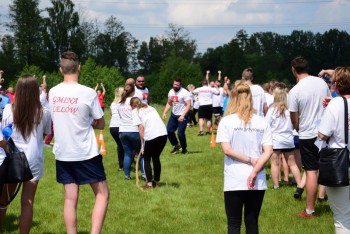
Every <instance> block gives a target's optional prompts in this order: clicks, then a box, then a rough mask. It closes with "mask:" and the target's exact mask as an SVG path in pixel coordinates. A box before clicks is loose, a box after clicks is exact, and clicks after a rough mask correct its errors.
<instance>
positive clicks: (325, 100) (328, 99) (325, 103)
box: [322, 97, 332, 108]
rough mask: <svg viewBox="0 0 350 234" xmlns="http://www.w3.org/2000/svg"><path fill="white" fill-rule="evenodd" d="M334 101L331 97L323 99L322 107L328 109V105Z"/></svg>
mask: <svg viewBox="0 0 350 234" xmlns="http://www.w3.org/2000/svg"><path fill="white" fill-rule="evenodd" d="M331 100H332V98H331V97H325V98H323V99H322V106H323V108H326V107H327V106H328V103H329V102H330V101H331Z"/></svg>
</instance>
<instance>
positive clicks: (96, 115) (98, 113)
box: [91, 94, 103, 119]
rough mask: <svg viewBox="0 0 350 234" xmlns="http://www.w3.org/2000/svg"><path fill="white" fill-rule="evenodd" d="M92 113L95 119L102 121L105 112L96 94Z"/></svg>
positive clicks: (92, 104)
mask: <svg viewBox="0 0 350 234" xmlns="http://www.w3.org/2000/svg"><path fill="white" fill-rule="evenodd" d="M91 112H92V113H91V115H92V118H93V119H101V118H102V117H103V111H102V108H101V105H100V103H99V101H98V98H97V95H96V94H95V96H94V98H93V100H92V103H91Z"/></svg>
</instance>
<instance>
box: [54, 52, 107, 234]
mask: <svg viewBox="0 0 350 234" xmlns="http://www.w3.org/2000/svg"><path fill="white" fill-rule="evenodd" d="M60 72H61V73H62V74H63V76H64V80H63V82H62V83H60V84H58V85H56V86H55V87H53V88H52V89H51V90H50V92H49V105H50V112H51V117H52V121H53V124H54V131H55V143H54V148H53V153H54V154H55V158H56V179H57V182H59V183H62V184H63V185H64V190H65V199H64V221H65V225H66V230H67V233H77V203H78V196H79V186H80V185H83V184H90V186H91V188H92V190H93V192H94V194H95V205H94V209H93V211H92V217H93V218H92V225H91V233H101V230H102V226H103V221H104V218H105V215H106V211H107V206H108V197H109V191H108V187H107V183H106V175H105V172H104V167H103V164H102V156H101V155H100V154H99V151H98V148H97V143H96V138H95V133H94V130H93V128H95V129H103V128H104V126H105V120H104V118H103V112H102V109H101V107H100V104H99V101H98V99H97V94H96V92H95V90H93V89H91V88H89V87H86V86H84V85H81V84H79V83H78V77H79V73H80V65H79V59H78V56H77V55H76V54H75V53H74V52H64V53H63V54H62V55H61V60H60Z"/></svg>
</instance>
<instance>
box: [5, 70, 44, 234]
mask: <svg viewBox="0 0 350 234" xmlns="http://www.w3.org/2000/svg"><path fill="white" fill-rule="evenodd" d="M39 95H40V94H39V84H38V82H37V80H36V78H34V77H33V76H31V75H25V76H22V77H21V78H19V80H18V81H17V85H16V99H15V102H14V104H12V105H11V104H8V105H6V106H5V109H4V114H3V117H2V128H4V127H6V126H8V124H10V123H13V133H12V135H11V138H12V139H13V141H14V142H15V144H16V146H17V148H18V149H19V150H20V151H23V152H24V153H25V154H26V157H27V159H28V163H29V167H30V170H31V171H32V174H33V179H32V180H30V181H27V182H24V183H23V187H22V196H21V215H20V220H19V228H20V233H29V231H30V227H31V225H32V220H33V204H34V197H35V193H36V189H37V186H38V183H39V179H41V177H42V176H43V175H44V157H43V147H44V143H43V138H44V135H46V134H49V133H50V131H51V117H50V113H49V110H47V109H46V108H43V106H42V105H41V103H40V100H39ZM5 186H6V185H5ZM9 187H10V186H9ZM2 211H5V210H2ZM5 212H6V211H5Z"/></svg>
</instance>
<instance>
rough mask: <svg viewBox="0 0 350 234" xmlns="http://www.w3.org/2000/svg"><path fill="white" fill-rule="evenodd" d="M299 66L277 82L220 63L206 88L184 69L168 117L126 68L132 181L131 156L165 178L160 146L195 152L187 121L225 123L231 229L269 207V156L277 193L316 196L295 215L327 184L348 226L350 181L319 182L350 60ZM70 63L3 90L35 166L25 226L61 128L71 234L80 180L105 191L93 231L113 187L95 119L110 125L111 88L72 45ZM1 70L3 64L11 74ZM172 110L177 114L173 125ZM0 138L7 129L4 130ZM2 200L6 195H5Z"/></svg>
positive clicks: (24, 202) (124, 156) (8, 113)
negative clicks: (314, 70) (225, 72)
mask: <svg viewBox="0 0 350 234" xmlns="http://www.w3.org/2000/svg"><path fill="white" fill-rule="evenodd" d="M291 71H292V74H293V75H294V77H295V78H296V83H297V84H296V85H295V86H294V87H293V88H291V89H289V87H288V86H287V85H286V84H284V83H281V82H275V81H271V82H268V83H265V84H263V85H262V86H260V85H258V84H254V83H253V80H254V75H253V69H252V68H246V69H244V70H243V71H242V77H240V78H239V79H237V80H236V81H235V82H232V83H231V80H230V79H229V78H228V77H227V76H225V77H224V79H223V80H222V79H221V71H218V72H217V78H216V80H215V81H210V80H209V74H210V71H207V72H206V77H205V79H204V80H203V81H202V83H201V87H197V88H196V87H195V86H194V85H193V84H189V85H187V89H186V88H184V87H183V81H182V80H181V78H176V79H174V80H173V85H172V88H171V89H170V90H169V92H168V99H167V103H166V105H165V107H164V110H163V113H162V115H159V114H158V112H157V110H156V109H155V108H153V107H152V106H150V99H149V90H148V88H147V87H146V86H145V78H144V77H143V76H138V77H137V78H136V80H135V79H133V78H128V79H127V80H126V82H125V86H124V87H123V88H119V87H118V88H116V89H115V91H114V100H113V102H112V103H111V105H110V111H111V120H110V124H109V130H110V134H111V136H112V137H113V139H114V140H115V142H116V146H117V147H116V148H117V150H116V153H117V156H118V157H117V158H118V170H119V171H123V173H124V180H126V181H130V180H131V179H132V177H131V172H132V170H133V167H132V166H133V162H134V161H135V158H136V157H138V156H139V157H140V160H139V165H140V170H141V174H142V178H143V179H144V180H145V184H144V185H143V186H142V189H143V190H147V189H152V188H155V187H158V186H161V170H162V166H161V160H160V155H161V153H162V151H163V149H164V147H165V145H166V142H167V140H168V139H169V142H170V144H171V145H172V147H173V149H172V150H171V152H170V153H171V154H177V153H180V154H184V155H187V154H190V151H189V149H188V146H187V140H186V128H188V127H194V126H197V124H198V136H199V137H202V136H204V135H211V134H212V133H213V131H214V130H217V136H216V141H217V142H219V143H220V144H221V147H222V149H223V152H224V154H225V156H224V203H225V210H226V215H227V224H228V233H240V230H241V223H242V214H243V212H244V215H243V217H244V222H245V226H246V232H247V233H258V232H259V227H258V219H259V213H260V210H261V207H262V204H263V199H264V194H265V190H266V189H267V188H268V186H267V181H266V171H265V166H266V164H267V163H268V162H269V161H270V165H271V170H270V171H271V178H272V182H273V186H272V189H273V190H276V192H278V189H279V188H280V186H281V183H282V184H287V185H295V186H296V190H295V193H294V194H293V196H294V198H296V199H300V198H301V196H302V194H303V191H304V188H306V206H305V209H304V210H303V211H301V212H300V213H298V214H296V215H297V216H299V217H302V218H314V217H315V205H316V200H317V192H318V201H320V202H321V201H325V200H326V195H325V193H326V191H327V195H328V198H329V204H330V207H331V209H332V211H333V213H334V224H335V228H336V232H337V233H350V203H349V201H348V200H347V199H348V196H349V186H347V187H341V188H330V187H327V188H325V187H323V186H320V187H319V186H318V184H317V175H318V160H319V156H318V151H319V147H318V146H317V145H316V144H315V142H317V141H320V140H326V139H328V138H329V145H330V146H341V147H345V145H346V144H347V142H343V141H344V140H343V138H342V133H343V132H344V127H343V126H344V123H342V122H341V121H342V120H341V117H342V116H343V115H342V114H341V113H342V111H343V110H342V108H341V107H342V99H341V98H340V97H336V96H338V95H340V96H343V97H345V98H350V90H349V87H350V68H349V67H342V68H337V69H336V70H322V71H321V72H320V73H319V77H315V76H311V75H309V65H308V61H307V60H306V59H305V58H304V57H302V56H298V57H295V58H294V59H293V60H292V62H291ZM60 72H61V73H62V75H63V82H62V83H60V84H58V85H56V86H55V87H53V88H51V89H50V91H49V92H48V91H47V87H46V77H43V83H42V84H41V85H39V84H38V81H37V79H36V77H35V76H32V75H24V76H22V77H21V78H19V80H18V81H17V85H16V89H15V91H16V95H15V93H14V90H13V88H11V87H10V88H8V89H7V94H5V92H4V89H2V88H1V89H0V91H1V96H0V97H1V98H2V100H1V105H2V107H3V108H1V109H2V111H1V117H2V128H4V127H5V126H8V124H10V123H11V124H13V129H14V132H13V134H12V138H13V140H14V142H15V144H16V146H17V147H18V148H19V149H20V150H22V151H24V152H25V154H26V156H27V159H28V161H29V165H30V168H31V170H32V173H33V176H34V178H33V179H32V180H31V181H27V182H24V184H23V189H22V195H21V216H20V232H21V233H29V231H30V227H31V223H32V219H33V204H34V198H35V193H36V188H37V185H38V183H39V180H40V178H41V177H42V176H43V165H44V164H43V146H44V145H50V141H51V140H52V138H53V132H54V133H55V135H54V137H55V141H54V144H53V153H54V154H55V159H56V178H57V182H59V183H61V184H63V186H64V191H65V194H64V222H65V226H66V230H67V233H76V232H77V210H76V207H77V203H78V196H79V186H80V185H84V184H89V185H90V186H91V188H92V190H93V192H94V195H95V205H94V208H93V211H92V219H91V220H92V225H91V233H100V232H101V230H102V226H103V222H104V218H105V214H106V211H107V207H108V199H109V190H108V186H107V182H106V175H105V171H104V166H103V163H102V156H101V155H100V153H99V150H98V147H97V143H96V138H95V133H94V129H104V127H105V120H104V110H105V100H104V98H105V95H106V89H105V87H104V85H103V83H100V87H101V89H102V90H101V89H98V87H99V84H96V86H95V89H92V88H89V87H86V86H84V85H81V84H79V72H80V64H79V59H78V56H77V55H76V54H75V53H74V52H65V53H63V54H62V56H61V59H60ZM2 74H3V72H2V71H0V81H1V82H3V78H2V77H1V75H2ZM325 76H326V77H325ZM320 77H323V79H321V78H320ZM332 97H334V98H332ZM169 111H170V115H169V116H167V114H168V112H169ZM197 113H198V121H197V118H196V114H197ZM162 119H163V120H165V119H168V122H167V125H165V124H164V123H163V121H162ZM330 123H336V124H330ZM176 132H177V135H176ZM0 138H1V139H2V138H3V137H2V134H1V133H0ZM6 150H7V148H6V141H5V140H2V141H0V164H1V163H2V161H3V160H4V158H5V157H6V152H5V151H6ZM302 169H303V171H304V174H303V176H302V175H301V171H302ZM281 171H283V172H284V173H283V174H284V177H283V179H282V175H281ZM289 171H290V172H291V174H292V177H293V178H292V179H289ZM0 187H1V190H3V189H5V188H6V190H7V191H13V190H14V186H11V185H8V184H2V183H1V181H0ZM1 190H0V191H1ZM2 195H3V194H2ZM3 200H6V197H5V196H1V201H3ZM5 216H6V209H1V210H0V225H1V223H2V222H3V221H4V220H5Z"/></svg>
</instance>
